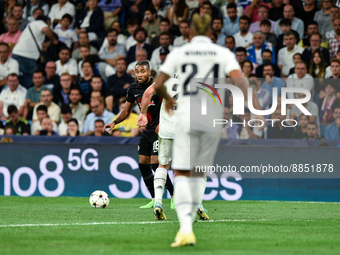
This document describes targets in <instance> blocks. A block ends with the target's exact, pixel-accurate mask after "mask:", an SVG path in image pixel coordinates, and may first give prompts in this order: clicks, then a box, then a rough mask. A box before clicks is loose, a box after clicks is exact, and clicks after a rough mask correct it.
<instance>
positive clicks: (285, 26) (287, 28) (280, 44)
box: [276, 18, 300, 52]
mask: <svg viewBox="0 0 340 255" xmlns="http://www.w3.org/2000/svg"><path fill="white" fill-rule="evenodd" d="M291 24H292V22H291V21H290V20H289V19H286V18H283V19H281V20H280V28H281V31H282V34H280V35H279V36H278V38H277V47H276V52H278V51H279V50H281V49H282V48H284V47H285V46H287V45H286V44H285V43H284V35H285V34H286V33H288V32H292V33H293V34H294V36H295V38H296V44H297V42H299V40H300V36H299V34H298V33H297V32H296V31H295V30H292V29H291Z"/></svg>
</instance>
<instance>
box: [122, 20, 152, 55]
mask: <svg viewBox="0 0 340 255" xmlns="http://www.w3.org/2000/svg"><path fill="white" fill-rule="evenodd" d="M126 27H127V30H128V32H129V34H130V36H128V38H126V41H125V47H126V51H127V52H128V51H129V49H130V48H131V46H134V45H136V44H137V41H136V40H135V36H134V34H135V31H136V29H137V28H139V24H138V20H137V19H136V18H130V19H128V20H127V21H126ZM143 29H144V28H143ZM145 35H146V36H145V39H146V38H147V37H148V34H147V32H146V30H145ZM150 57H151V53H150Z"/></svg>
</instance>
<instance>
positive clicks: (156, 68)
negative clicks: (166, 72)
mask: <svg viewBox="0 0 340 255" xmlns="http://www.w3.org/2000/svg"><path fill="white" fill-rule="evenodd" d="M169 53H170V51H169V49H168V47H163V48H161V49H160V51H159V58H160V60H161V61H160V62H159V63H158V65H157V66H154V67H153V70H154V71H155V72H156V74H157V75H158V74H159V73H160V70H159V68H160V67H161V66H162V65H163V63H164V62H165V59H166V57H167V56H168V54H169Z"/></svg>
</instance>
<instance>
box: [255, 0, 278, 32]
mask: <svg viewBox="0 0 340 255" xmlns="http://www.w3.org/2000/svg"><path fill="white" fill-rule="evenodd" d="M269 10H270V8H269V7H268V6H267V5H260V6H259V8H258V9H257V15H258V18H259V20H258V21H255V22H252V23H251V24H250V27H249V32H250V33H255V32H256V31H258V30H260V25H261V21H264V20H268V21H269V22H270V30H269V32H271V33H272V32H274V28H275V21H272V20H269V19H268V17H269Z"/></svg>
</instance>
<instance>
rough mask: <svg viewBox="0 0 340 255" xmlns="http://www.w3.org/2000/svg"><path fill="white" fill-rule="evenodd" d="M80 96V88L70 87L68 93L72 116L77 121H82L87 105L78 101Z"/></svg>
mask: <svg viewBox="0 0 340 255" xmlns="http://www.w3.org/2000/svg"><path fill="white" fill-rule="evenodd" d="M81 98H82V95H81V90H80V89H79V88H78V87H72V88H71V91H70V95H69V99H70V107H71V109H72V117H73V118H75V119H77V120H78V122H80V123H84V121H85V117H86V113H87V112H88V107H86V106H85V105H83V104H82V103H81V102H80V101H81Z"/></svg>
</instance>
